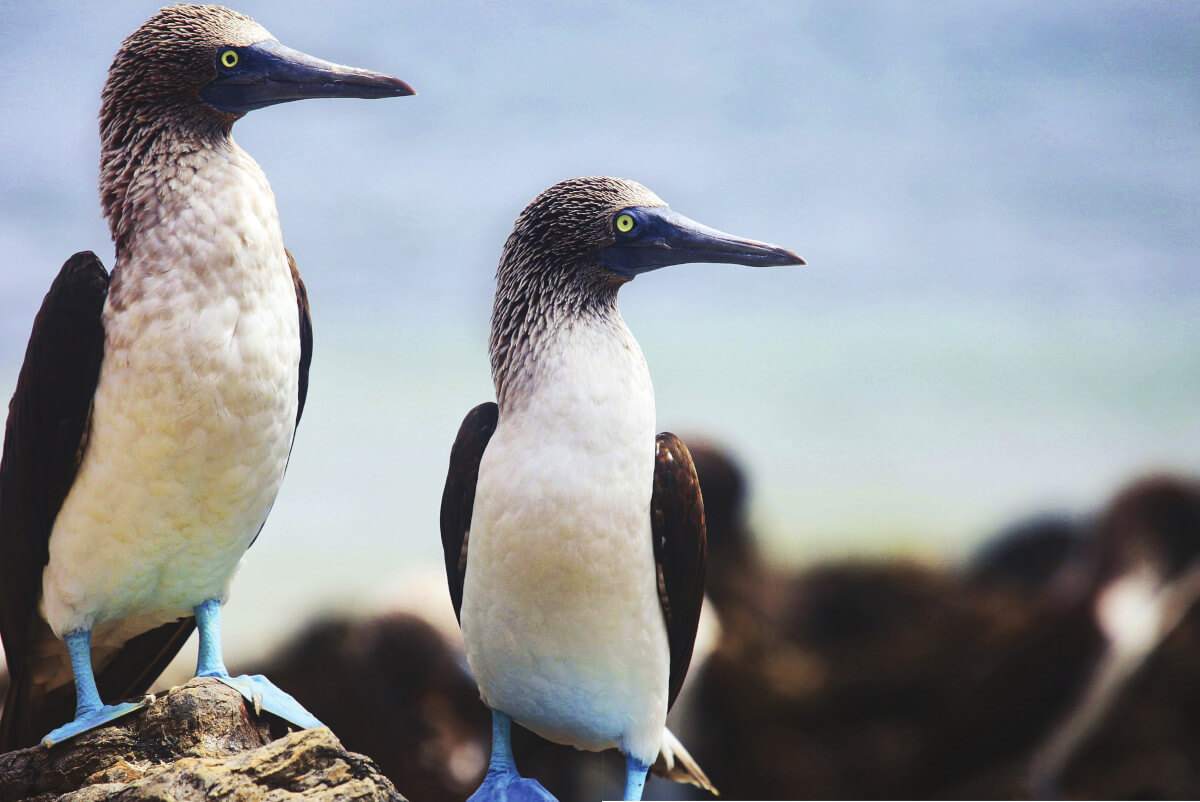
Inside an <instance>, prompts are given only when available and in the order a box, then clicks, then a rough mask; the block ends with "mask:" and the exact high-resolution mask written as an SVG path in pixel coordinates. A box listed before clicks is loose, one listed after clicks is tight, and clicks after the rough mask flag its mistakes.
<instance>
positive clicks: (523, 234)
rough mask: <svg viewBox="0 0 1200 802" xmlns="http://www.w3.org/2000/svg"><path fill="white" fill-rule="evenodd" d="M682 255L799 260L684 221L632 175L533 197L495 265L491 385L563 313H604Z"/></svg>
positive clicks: (576, 182)
mask: <svg viewBox="0 0 1200 802" xmlns="http://www.w3.org/2000/svg"><path fill="white" fill-rule="evenodd" d="M687 262H726V263H732V264H743V265H752V266H766V265H802V264H804V260H803V259H801V258H800V257H799V256H797V255H796V254H794V253H792V252H791V251H788V250H785V249H783V248H779V247H777V246H774V245H768V244H767V243H765V242H757V241H755V240H748V239H743V238H741V237H735V236H732V235H730V234H725V233H724V232H721V231H717V230H716V229H712V228H709V227H707V226H704V225H701V224H700V223H697V222H696V221H695V220H689V219H688V218H686V217H684V216H683V215H681V214H677V213H675V212H673V211H671V210H670V209H669V208H667V205H666V204H665V203H664V202H663V201H662V199H661V198H659V197H658V196H657V195H655V194H654V193H653V192H651V191H650V190H648V189H646V188H645V187H644V186H642V185H641V184H638V183H637V182H635V181H629V180H626V179H623V178H608V177H596V176H593V177H588V178H573V179H570V180H568V181H562V182H560V183H558V184H555V185H554V186H552V187H550V188H549V189H547V190H546V191H545V192H543V193H542V194H540V195H538V196H537V198H535V199H534V201H533V202H532V203H530V204H529V205H528V206H526V207H525V210H524V211H523V212H521V214H520V215H519V216H518V217H517V222H516V224H515V225H514V226H513V232H512V234H511V235H510V236H509V238H508V241H507V242H506V243H505V245H504V253H503V254H502V255H501V257H500V267H499V269H498V270H497V271H496V300H495V304H494V305H493V307H492V337H491V354H492V372H493V375H494V376H495V377H497V379H496V383H497V387H498V388H499V389H498V392H500V393H501V396H503V389H502V386H503V378H502V377H503V376H504V375H505V374H506V373H508V372H510V371H511V369H512V365H513V363H514V359H516V360H520V361H523V362H527V361H528V359H529V358H531V357H530V353H531V349H535V348H536V346H537V343H536V342H535V341H536V340H537V339H538V338H539V337H540V338H543V339H544V337H545V335H546V333H548V332H551V331H552V330H553V329H554V328H555V326H557V325H559V324H560V321H564V320H566V321H568V322H570V321H572V320H573V321H580V320H583V319H585V318H586V319H592V320H595V319H601V320H603V319H609V320H611V319H613V317H614V316H617V312H616V299H617V290H619V289H620V287H621V286H622V285H623V284H625V283H627V282H628V281H630V280H631V279H632V278H634V277H635V276H637V275H639V274H641V273H645V272H647V271H650V270H657V269H658V268H660V267H666V266H667V265H678V264H684V263H687ZM618 317H619V316H618ZM514 354H517V355H518V356H514Z"/></svg>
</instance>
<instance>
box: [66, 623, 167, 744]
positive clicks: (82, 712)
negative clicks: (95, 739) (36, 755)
mask: <svg viewBox="0 0 1200 802" xmlns="http://www.w3.org/2000/svg"><path fill="white" fill-rule="evenodd" d="M63 640H64V641H66V643H67V652H68V653H70V655H71V671H73V672H74V674H75V720H74V721H71V722H68V723H66V724H64V725H62V726H61V727H59V728H58V729H56V730H52V731H51V732H50V733H49V734H48V735H46V737H45V738H42V743H43V744H45V745H46V746H54V745H55V744H56V743H59V742H61V741H65V740H67V739H68V738H73V737H75V736H76V735H79V734H80V733H83V732H87V731H88V730H90V729H94V728H96V727H99V726H100V725H101V724H107V723H108V722H110V721H113V720H114V719H118V718H120V717H121V716H124V715H125V714H127V713H132V712H133V711H134V710H140V709H141V708H142V707H144V706H145V704H146V703H145V702H120V703H118V704H115V705H105V704H103V703H101V701H100V691H99V690H98V689H97V688H96V677H95V675H94V674H92V631H91V630H90V629H81V630H79V631H78V632H68V633H67V634H66V635H63Z"/></svg>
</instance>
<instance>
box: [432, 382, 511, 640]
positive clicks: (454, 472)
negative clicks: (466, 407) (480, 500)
mask: <svg viewBox="0 0 1200 802" xmlns="http://www.w3.org/2000/svg"><path fill="white" fill-rule="evenodd" d="M499 417H500V408H499V407H498V406H496V404H494V403H492V402H490V401H489V402H488V403H486V404H480V405H479V406H477V407H475V408H474V409H472V410H471V411H470V412H468V413H467V417H465V418H463V422H462V426H460V427H459V429H458V437H456V438H455V440H454V448H452V449H451V450H450V470H449V471H448V472H447V474H446V488H445V490H443V491H442V514H441V524H442V553H443V556H444V557H445V560H446V582H447V583H448V584H449V586H450V600H451V601H452V602H453V603H454V615H455V616H456V617H458V618H460V620H461V616H460V614H459V611H460V610H461V609H462V597H463V578H464V577H465V576H466V573H467V541H468V539H469V537H470V534H471V513H472V512H473V510H474V508H475V485H476V483H477V482H478V481H479V463H480V461H481V460H482V459H483V452H484V450H485V449H486V448H487V444H488V441H490V440H491V439H492V434H493V433H494V432H495V431H496V421H497V420H499Z"/></svg>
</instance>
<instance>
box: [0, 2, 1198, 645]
mask: <svg viewBox="0 0 1200 802" xmlns="http://www.w3.org/2000/svg"><path fill="white" fill-rule="evenodd" d="M154 8H155V4H153V3H151V4H147V5H140V4H131V3H125V4H120V6H119V7H113V6H110V5H108V4H93V3H77V4H71V3H48V4H38V5H33V4H15V3H6V4H4V5H3V8H2V13H0V53H3V54H4V55H5V56H6V61H7V63H8V65H9V77H8V80H6V81H5V82H3V83H2V84H0V108H3V109H4V112H3V117H2V120H0V253H2V254H3V257H4V258H3V263H2V264H0V278H2V279H3V282H2V285H0V286H3V290H0V394H3V395H4V396H5V397H7V396H8V394H10V393H11V391H12V387H13V385H14V383H15V380H16V374H17V370H18V369H19V365H20V360H21V358H22V354H23V350H24V343H25V340H26V338H27V336H28V331H29V326H30V323H31V322H32V319H33V315H34V313H35V312H36V309H37V305H38V303H39V301H40V298H41V295H42V294H43V293H44V292H45V289H46V288H47V286H48V285H49V282H50V280H51V279H52V277H53V275H54V273H55V272H56V270H57V269H58V267H59V265H61V263H62V262H63V260H64V259H65V258H66V257H67V256H69V255H70V254H71V253H73V252H74V251H76V250H81V249H85V248H90V249H93V250H96V251H97V253H99V254H100V255H101V256H102V258H103V259H104V260H105V261H106V263H108V264H110V265H111V260H112V256H111V253H112V252H111V246H110V245H109V244H108V242H109V241H108V236H107V232H106V228H105V225H104V223H103V221H102V220H101V219H100V216H99V210H98V204H97V201H96V189H95V180H96V163H97V158H98V140H97V134H96V126H95V115H96V112H97V110H98V107H99V91H100V87H101V86H102V83H103V79H104V72H105V70H106V69H107V66H108V64H109V62H110V61H111V58H112V54H113V53H114V52H115V49H116V47H117V46H118V44H119V42H120V40H121V38H122V37H123V36H125V35H126V34H127V33H129V32H130V31H132V30H133V28H135V27H136V26H137V24H139V23H140V22H141V21H142V20H143V19H144V18H145V17H147V16H148V15H149V14H150V13H152V11H153V10H154ZM239 10H242V11H245V12H246V13H249V14H251V15H252V16H254V17H255V18H256V19H258V20H259V21H260V22H262V23H263V24H264V25H265V26H266V27H267V28H268V29H269V30H271V31H272V32H273V33H274V34H275V35H276V36H278V37H279V38H280V39H281V40H282V41H284V42H285V43H286V44H289V45H291V46H293V47H297V48H299V49H301V50H304V51H306V52H309V53H312V54H314V55H317V56H321V57H323V58H327V59H331V60H334V61H340V62H344V63H350V64H354V65H357V66H363V67H369V68H374V69H379V70H384V71H389V72H392V73H393V74H396V75H398V76H400V77H401V78H404V79H405V80H406V81H408V82H409V83H411V84H412V85H413V86H414V87H415V88H416V89H417V90H418V92H419V93H420V94H419V95H418V96H417V97H414V98H404V99H400V100H394V101H374V102H364V101H352V102H351V101H313V102H306V103H294V104H288V105H284V106H281V107H277V108H272V109H267V110H263V111H260V112H255V113H253V114H252V115H250V116H249V117H248V118H247V119H245V120H243V121H241V122H239V123H238V126H237V128H236V129H235V135H236V137H237V139H238V141H239V142H240V143H241V144H242V146H243V147H245V148H246V149H247V150H248V151H249V152H250V153H251V154H252V155H253V156H254V157H255V158H256V159H257V160H258V161H259V162H260V163H261V164H262V165H263V167H264V169H265V171H266V173H267V175H268V176H269V178H270V179H271V181H272V185H273V187H274V189H275V192H276V195H277V198H278V205H279V209H280V216H281V219H282V222H283V227H284V234H285V239H286V241H287V242H288V245H289V247H290V248H291V249H292V251H293V253H294V254H295V256H296V258H297V261H298V262H299V265H300V267H301V270H302V272H303V273H304V276H305V279H306V281H307V283H308V287H309V292H310V295H311V298H312V303H313V316H314V324H315V328H316V351H315V357H314V363H313V370H312V377H311V380H312V381H311V387H310V394H309V399H308V406H307V407H306V410H305V417H304V422H303V425H302V426H301V429H300V433H299V436H298V439H297V442H296V447H295V450H294V453H293V458H292V463H291V467H290V469H289V476H288V479H287V481H286V482H285V484H284V488H283V491H282V493H281V494H280V497H279V499H278V502H277V503H276V506H275V509H274V511H273V513H272V516H271V519H270V520H269V521H268V523H267V526H266V528H265V529H264V532H263V535H262V537H261V538H260V540H259V542H258V543H257V544H256V545H255V547H254V548H253V549H252V550H251V552H250V553H249V554H248V556H247V559H246V565H245V568H244V570H243V572H242V575H241V576H240V578H239V579H238V580H237V582H236V583H235V587H234V598H233V601H232V602H231V605H230V608H229V614H228V615H227V619H228V624H227V630H228V633H229V637H230V639H231V645H230V651H231V652H232V653H233V654H235V655H236V654H237V653H238V652H239V651H241V652H242V653H247V652H250V651H253V650H255V649H260V648H263V647H264V646H266V645H269V644H271V643H273V642H275V641H276V640H278V638H279V637H282V635H283V634H284V633H285V632H286V631H287V630H288V628H289V627H291V626H293V625H294V624H295V622H297V621H298V620H300V619H301V618H302V617H303V616H305V615H307V614H309V613H310V612H311V611H312V610H314V609H317V608H319V607H323V606H328V605H333V606H342V607H353V606H356V605H361V604H364V603H367V601H368V600H370V599H372V598H374V597H376V596H377V595H378V594H380V593H381V592H383V590H384V589H385V588H386V587H388V586H389V585H390V584H392V583H394V582H395V581H397V580H396V579H395V577H397V576H399V575H400V574H401V572H403V571H405V570H410V569H413V568H414V567H415V566H426V567H428V568H429V569H430V570H434V571H436V570H438V569H437V564H438V562H439V561H440V543H439V535H438V530H437V509H438V503H439V498H440V492H441V484H442V481H443V478H444V473H445V467H446V461H447V459H448V455H449V448H450V444H451V442H452V441H453V438H454V434H455V432H456V430H457V426H458V423H459V421H460V420H461V417H462V415H463V414H465V413H466V411H467V410H468V409H470V408H471V407H472V406H474V405H475V404H476V403H479V402H481V401H484V400H488V399H490V398H491V397H492V396H491V392H492V391H491V382H490V377H489V375H488V366H487V354H486V341H487V325H488V320H487V318H488V314H489V311H490V298H491V291H492V274H493V271H494V269H495V264H496V260H497V257H498V255H499V252H500V247H501V245H502V243H503V240H504V238H505V236H506V235H507V232H508V230H509V228H510V226H511V224H512V220H513V219H514V218H515V217H516V215H517V213H518V212H519V211H520V209H521V208H522V207H523V206H524V204H525V203H527V202H528V201H529V200H531V199H532V198H533V196H534V195H535V194H536V193H537V192H539V191H540V190H541V189H543V188H545V187H546V186H548V185H550V184H551V183H553V182H555V181H557V180H560V179H563V178H567V177H571V176H575V175H587V174H611V175H621V176H625V177H629V178H634V179H637V180H640V181H642V182H643V183H645V184H646V185H648V186H650V187H651V188H652V189H654V190H655V191H656V192H658V193H659V194H660V195H661V196H662V197H663V198H664V199H665V200H667V201H668V202H669V203H671V205H672V207H673V208H675V209H676V210H678V211H680V212H682V213H684V214H686V215H689V216H691V217H694V218H696V219H698V220H700V221H702V222H704V223H707V224H709V225H712V226H714V227H717V228H721V229H724V230H727V231H731V232H734V233H737V234H743V235H745V236H750V237H754V238H757V239H765V240H769V241H773V242H777V243H779V244H781V245H784V246H786V247H789V248H792V249H794V250H796V251H797V252H798V253H800V254H801V255H802V256H804V257H805V258H806V259H807V260H808V261H809V266H808V267H806V268H796V269H764V270H750V269H746V268H737V267H731V266H708V265H694V266H681V267H676V268H671V269H668V270H663V271H660V272H658V273H654V274H650V275H647V276H643V277H641V278H639V279H638V280H637V281H636V282H634V283H633V284H632V285H630V286H629V287H627V288H626V289H625V290H623V292H622V309H623V311H624V314H625V316H626V318H627V320H628V322H629V324H630V326H631V328H632V329H633V331H634V332H635V334H636V335H637V336H638V338H639V341H640V342H641V345H642V347H643V350H644V351H645V353H646V356H647V359H648V360H649V363H650V367H651V372H652V375H653V377H654V380H655V386H656V390H657V395H658V414H659V422H660V427H661V428H663V429H671V430H673V431H676V432H678V433H681V434H684V435H689V436H704V437H709V438H712V439H716V440H717V441H719V442H722V443H725V444H727V445H728V446H730V447H731V448H733V449H734V450H735V451H736V452H737V453H738V454H739V455H740V456H741V457H742V459H743V461H744V462H745V464H746V467H747V469H748V471H749V472H750V476H751V481H752V488H753V490H752V492H753V496H752V505H753V515H754V519H755V522H756V523H757V524H758V526H759V529H760V531H761V532H762V533H763V535H764V540H765V546H766V547H767V548H768V550H769V553H770V555H771V556H772V557H773V559H775V560H777V561H779V562H781V563H788V564H799V563H803V562H804V561H807V560H811V559H815V558H818V557H829V556H846V555H858V554H880V553H893V552H897V551H902V552H904V553H917V554H920V555H923V556H925V557H928V558H930V559H945V560H952V559H958V558H960V557H962V556H964V555H965V554H967V553H968V552H969V550H970V549H971V548H972V547H973V546H974V545H975V544H976V543H978V542H979V540H980V539H981V538H984V537H986V536H987V535H988V534H990V533H991V532H993V531H995V529H997V528H998V527H1000V526H1002V525H1003V524H1004V523H1006V522H1008V521H1010V520H1012V518H1013V517H1015V516H1019V515H1022V514H1026V513H1029V512H1034V511H1037V510H1043V509H1068V510H1074V511H1080V512H1086V511H1089V510H1091V509H1094V508H1095V507H1096V506H1097V505H1098V504H1101V503H1102V502H1103V500H1104V499H1105V498H1106V497H1108V496H1109V495H1110V494H1111V493H1112V492H1113V491H1114V490H1115V488H1116V487H1117V486H1118V485H1119V484H1120V483H1121V482H1123V481H1125V480H1126V479H1128V478H1129V477H1130V476H1132V475H1134V474H1135V473H1137V472H1140V471H1145V470H1152V469H1173V470H1188V471H1196V470H1197V469H1200V347H1198V345H1200V315H1198V314H1197V308H1198V302H1200V278H1198V276H1200V272H1198V271H1197V269H1196V268H1197V265H1196V261H1197V253H1200V248H1198V246H1200V125H1198V123H1197V121H1198V120H1200V84H1197V83H1196V81H1195V75H1196V74H1197V71H1198V69H1200V44H1198V42H1200V40H1197V39H1196V37H1195V35H1194V32H1195V31H1196V30H1197V23H1198V22H1200V13H1198V12H1197V11H1196V10H1194V9H1192V8H1191V7H1188V6H1184V5H1183V4H1166V3H1160V4H1143V5H1139V6H1136V7H1134V6H1128V5H1123V4H1106V3H1088V4H1082V3H1080V4H1071V3H1068V4H1052V5H1047V4H1039V3H1034V2H1002V3H995V4H988V5H987V6H978V5H968V4H957V3H939V4H923V5H922V7H921V8H920V9H919V11H911V12H910V11H907V10H905V9H902V8H901V7H897V6H892V5H888V4H871V3H836V4H835V3H796V2H778V3H759V4H753V5H751V6H747V7H745V8H733V7H731V6H729V5H728V4H719V3H686V4H683V3H680V4H665V3H658V4H645V5H622V4H617V5H614V4H611V3H576V4H548V3H547V4H539V3H531V2H520V3H518V2H513V3H484V2H479V3H451V4H441V5H431V4H417V3H410V2H387V3H384V2H366V3H354V4H344V5H343V4H338V5H333V4H320V3H315V2H290V3H280V2H250V3H245V4H242V5H240V6H239Z"/></svg>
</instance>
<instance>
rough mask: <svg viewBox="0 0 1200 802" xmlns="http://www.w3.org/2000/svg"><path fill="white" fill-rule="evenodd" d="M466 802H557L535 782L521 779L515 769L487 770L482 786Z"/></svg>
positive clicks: (527, 778)
mask: <svg viewBox="0 0 1200 802" xmlns="http://www.w3.org/2000/svg"><path fill="white" fill-rule="evenodd" d="M467 802H558V800H556V799H555V798H554V797H553V796H551V794H550V792H549V791H547V790H546V789H545V788H543V787H542V784H541V783H540V782H538V781H537V780H534V779H531V778H529V777H522V776H521V775H520V774H517V772H516V769H512V770H510V771H493V770H492V769H490V768H489V769H488V773H487V777H485V778H484V779H483V785H481V786H479V788H478V789H477V790H476V791H475V793H473V794H471V796H470V797H469V798H468V799H467Z"/></svg>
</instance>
